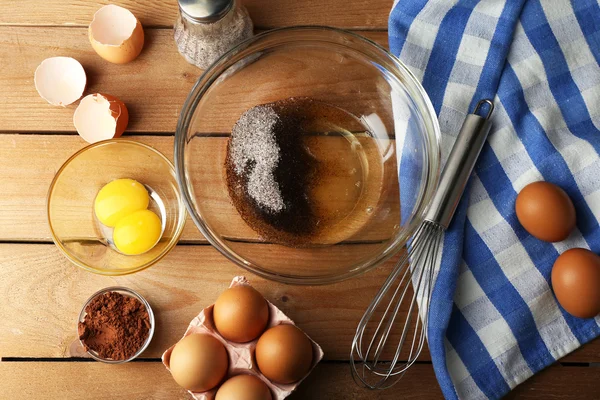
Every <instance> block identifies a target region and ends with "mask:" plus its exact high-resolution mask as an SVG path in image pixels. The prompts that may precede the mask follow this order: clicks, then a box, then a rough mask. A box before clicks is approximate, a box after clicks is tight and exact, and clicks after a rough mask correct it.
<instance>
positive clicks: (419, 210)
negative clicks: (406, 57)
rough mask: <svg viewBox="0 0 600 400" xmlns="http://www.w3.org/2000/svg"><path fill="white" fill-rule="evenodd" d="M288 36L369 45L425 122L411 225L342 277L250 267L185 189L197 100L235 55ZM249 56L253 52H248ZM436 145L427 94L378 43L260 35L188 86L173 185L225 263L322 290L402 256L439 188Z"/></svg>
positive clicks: (304, 28)
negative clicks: (187, 152)
mask: <svg viewBox="0 0 600 400" xmlns="http://www.w3.org/2000/svg"><path fill="white" fill-rule="evenodd" d="M289 32H312V33H331V34H338V35H341V36H347V37H351V38H352V39H354V40H357V41H358V42H359V43H361V44H363V45H366V46H370V47H371V48H372V49H374V50H376V51H378V52H380V56H382V57H385V58H386V59H387V61H389V62H391V63H392V64H393V65H394V67H395V68H396V69H397V74H396V72H394V74H395V75H396V77H398V78H402V85H403V87H404V88H405V89H407V91H408V92H409V95H410V97H411V98H413V99H414V97H415V96H417V99H416V100H417V102H416V103H417V109H418V111H419V113H420V116H421V118H423V122H424V123H425V124H426V129H425V130H426V132H425V134H424V135H422V137H423V138H424V140H425V141H426V145H425V151H426V155H427V157H426V160H425V161H426V165H427V167H426V168H425V174H424V175H425V176H424V178H423V182H424V188H423V189H421V191H420V194H419V198H418V200H417V202H416V203H417V204H415V206H414V207H413V210H414V211H413V215H412V216H411V220H410V221H408V224H407V225H408V227H407V228H405V229H403V232H401V234H398V235H396V237H394V238H393V240H392V241H391V243H389V244H387V245H386V248H385V249H384V250H383V251H382V252H381V253H380V254H379V255H378V256H376V257H374V258H370V259H369V260H366V261H364V262H362V263H361V264H360V265H358V266H355V267H354V268H353V269H351V270H349V271H346V272H344V273H334V274H329V275H315V276H297V275H290V274H278V273H274V272H270V271H266V270H264V269H262V268H261V267H260V266H259V265H257V263H251V262H250V261H248V260H246V259H245V258H244V257H242V256H240V255H239V254H237V252H235V251H233V250H231V249H230V248H229V247H228V246H227V245H226V244H225V243H223V242H222V241H221V240H220V239H219V238H218V235H216V234H215V233H213V231H212V229H211V228H209V227H208V226H207V224H205V223H204V219H203V217H202V215H200V213H199V212H197V211H196V209H195V208H194V207H193V204H194V201H193V199H192V195H191V193H190V191H189V190H188V186H187V184H186V172H185V154H184V143H185V141H186V135H187V131H188V129H189V125H190V122H191V120H192V118H193V116H194V112H195V110H196V107H197V104H198V102H199V100H200V99H201V98H202V97H203V96H204V94H205V93H206V91H207V90H208V89H209V88H210V87H211V86H212V85H213V84H214V83H215V82H216V81H217V79H218V78H219V77H220V76H221V75H222V74H223V73H224V72H225V71H227V69H228V68H229V67H231V66H232V65H233V63H231V62H230V61H231V60H232V59H234V58H235V56H236V55H237V54H238V53H239V52H241V51H243V50H246V49H248V48H251V47H252V45H254V44H256V43H257V42H259V41H260V40H262V39H263V38H266V37H269V36H275V35H279V34H281V33H289ZM319 39H320V42H321V43H324V44H330V45H331V44H333V41H329V42H328V41H326V40H325V39H326V38H319ZM317 40H318V39H315V38H311V40H309V41H317ZM275 41H276V40H275ZM293 42H295V43H298V42H300V40H298V39H296V40H294V41H293ZM282 43H286V41H282ZM280 44H281V43H270V44H269V47H267V48H273V47H275V46H277V45H280ZM338 44H339V43H338ZM344 46H346V47H351V45H348V44H344ZM263 50H264V49H263ZM255 51H256V50H255ZM250 54H254V53H253V52H251V53H250ZM236 61H239V60H236ZM427 128H429V129H427ZM440 142H441V132H440V126H439V122H438V119H437V115H436V112H435V109H434V107H433V105H432V104H431V100H430V99H429V96H428V95H427V93H426V92H425V89H424V88H423V86H422V85H421V83H420V82H419V81H418V79H417V78H416V77H415V75H414V74H413V73H412V72H411V71H410V69H409V68H408V67H407V66H406V65H405V64H404V63H403V62H402V61H400V59H399V58H398V57H396V56H394V55H393V54H392V53H390V52H389V51H388V50H387V49H386V48H384V47H383V46H381V45H379V44H378V43H376V42H374V41H372V40H370V39H368V38H366V37H364V36H361V35H358V34H356V33H354V32H351V31H348V30H345V29H339V28H334V27H328V26H319V25H300V26H291V27H285V28H278V29H272V30H268V31H265V32H262V33H259V34H257V35H255V36H253V37H251V38H249V39H247V40H245V41H243V42H242V43H240V44H238V45H237V46H235V47H234V48H232V49H231V50H229V51H228V52H226V53H225V54H223V55H222V56H221V57H220V58H219V59H217V60H216V61H215V62H214V63H213V64H212V65H211V66H210V67H208V68H207V69H206V70H205V71H204V72H203V73H202V74H201V75H200V77H199V78H198V80H197V81H196V83H195V84H194V86H193V87H192V89H191V91H190V93H189V94H188V97H187V99H186V101H185V103H184V105H183V107H182V109H181V113H180V115H179V119H178V121H177V128H176V130H175V143H174V164H175V172H176V177H177V183H178V184H179V189H180V192H181V195H182V197H183V201H184V203H185V207H186V209H187V210H188V213H189V214H190V217H191V218H192V220H193V221H194V224H195V225H196V227H197V228H198V230H200V232H201V233H202V234H203V235H204V237H205V238H206V239H207V240H208V241H209V242H210V244H212V245H213V246H214V247H215V248H216V249H217V250H218V251H219V252H220V253H221V254H223V255H224V256H225V257H226V258H227V259H229V260H230V261H232V262H233V263H235V264H236V265H238V266H240V267H242V268H244V269H246V270H248V271H250V272H252V273H254V274H256V275H258V276H260V277H262V278H266V279H269V280H273V281H277V282H282V283H288V284H297V285H323V284H330V283H335V282H339V281H343V280H346V279H348V278H351V277H355V276H357V275H360V274H362V273H365V272H367V271H370V270H371V269H373V268H375V267H377V266H378V265H381V264H382V263H383V262H385V261H386V260H388V259H389V258H390V257H392V256H393V255H394V254H396V253H398V251H400V249H401V248H402V247H404V246H405V245H406V243H407V242H408V240H409V239H410V237H411V236H412V235H413V233H414V232H415V230H416V229H417V227H418V226H419V225H420V224H421V222H423V220H424V217H425V214H426V212H427V210H428V208H429V205H430V201H431V199H432V197H433V195H434V192H435V189H436V188H437V184H438V181H439V178H440V161H441V150H440Z"/></svg>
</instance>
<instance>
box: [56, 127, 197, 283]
mask: <svg viewBox="0 0 600 400" xmlns="http://www.w3.org/2000/svg"><path fill="white" fill-rule="evenodd" d="M113 144H126V145H134V146H139V147H140V148H142V149H144V150H149V151H151V152H152V153H154V154H156V155H158V156H159V157H160V158H161V159H162V160H163V161H164V162H165V163H166V164H167V165H168V167H169V168H170V169H171V172H172V173H173V175H174V176H175V180H176V181H177V178H176V173H175V166H174V165H173V163H172V162H171V161H170V160H169V159H168V158H167V157H166V156H165V155H164V154H162V153H161V152H160V151H158V150H156V149H155V148H154V147H152V146H150V145H147V144H145V143H140V142H136V141H135V140H129V139H121V138H117V139H108V140H102V141H100V142H96V143H93V144H90V145H88V146H85V147H84V148H82V149H79V150H78V151H76V152H75V153H73V155H71V156H70V157H69V158H68V159H67V160H66V161H65V162H64V163H63V164H62V165H61V167H60V168H59V169H58V171H56V174H55V175H54V178H52V182H51V183H50V188H49V189H48V194H47V196H46V218H47V220H48V226H49V227H50V234H51V235H52V240H53V241H54V244H56V247H58V248H59V249H60V251H61V252H62V253H63V254H64V255H65V257H67V259H68V260H69V261H71V262H72V263H73V264H75V265H76V266H78V267H79V268H82V269H84V270H86V271H90V272H93V273H96V274H98V275H105V276H121V275H129V274H133V273H135V272H139V271H142V270H144V269H146V268H149V267H151V266H152V265H154V264H156V263H157V262H159V261H160V260H162V259H163V258H164V257H165V256H166V255H167V254H169V252H170V251H171V250H172V249H173V248H174V247H175V245H176V244H177V242H178V241H179V238H180V237H181V234H182V233H183V228H184V227H185V220H186V211H185V203H184V201H183V196H182V194H181V190H179V196H178V201H177V210H178V218H177V219H178V221H177V227H176V228H175V232H174V234H173V236H172V237H171V240H170V241H169V243H167V245H166V246H165V248H164V249H163V250H162V251H161V252H160V253H159V254H158V255H157V256H156V257H154V258H153V259H151V260H150V261H148V262H146V263H144V264H141V265H140V266H138V267H136V268H130V269H127V270H124V271H119V270H105V269H100V268H95V267H92V266H90V265H88V264H87V263H85V262H83V261H81V260H80V259H79V258H77V257H75V256H74V255H72V254H71V252H70V251H69V250H67V248H66V247H65V246H64V245H63V244H62V242H61V241H60V240H59V238H58V236H57V234H56V232H55V231H54V227H53V225H52V218H51V217H50V203H51V201H52V195H53V193H54V190H55V188H56V184H57V182H58V179H59V177H60V175H61V174H62V173H63V171H64V170H65V169H66V168H67V167H68V166H69V164H71V162H73V161H74V160H75V159H76V158H77V157H79V156H80V155H81V154H83V153H85V152H86V151H88V150H93V149H95V148H97V147H102V146H109V145H113ZM177 188H178V189H179V185H177Z"/></svg>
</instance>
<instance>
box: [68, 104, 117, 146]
mask: <svg viewBox="0 0 600 400" xmlns="http://www.w3.org/2000/svg"><path fill="white" fill-rule="evenodd" d="M128 122H129V112H128V111H127V107H126V106H125V103H123V102H122V101H121V100H119V99H118V98H116V97H114V96H111V95H108V94H101V93H95V94H90V95H87V96H85V97H84V98H83V99H82V100H81V101H80V102H79V106H77V109H76V110H75V114H74V115H73V124H74V125H75V129H77V133H79V135H80V136H81V137H82V138H83V139H84V140H85V141H86V142H88V143H96V142H99V141H101V140H108V139H113V138H118V137H120V136H121V135H122V134H123V132H124V131H125V129H126V128H127V123H128Z"/></svg>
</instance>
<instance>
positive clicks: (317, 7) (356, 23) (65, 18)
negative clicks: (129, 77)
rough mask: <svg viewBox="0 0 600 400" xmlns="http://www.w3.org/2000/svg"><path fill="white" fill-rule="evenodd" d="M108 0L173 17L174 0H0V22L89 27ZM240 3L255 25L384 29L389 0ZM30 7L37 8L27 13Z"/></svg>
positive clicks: (143, 13)
mask: <svg viewBox="0 0 600 400" xmlns="http://www.w3.org/2000/svg"><path fill="white" fill-rule="evenodd" d="M108 3H112V4H118V5H121V6H123V7H126V8H128V9H129V10H131V12H133V13H134V14H135V16H136V17H138V19H139V20H140V21H141V23H142V25H144V26H145V27H151V26H165V27H166V26H172V25H173V22H174V21H175V18H176V17H177V0H147V1H143V2H140V1H135V0H117V1H108V0H93V1H65V0H49V1H46V2H44V6H43V7H40V6H39V3H38V2H36V1H35V0H3V1H2V2H0V24H2V25H78V26H87V25H88V24H89V23H90V22H91V20H92V17H93V15H94V13H95V12H96V10H97V9H99V8H100V7H101V6H103V5H105V4H108ZM242 3H243V4H244V5H245V6H246V7H247V8H248V11H249V12H250V16H251V17H252V20H253V21H254V24H255V26H257V27H259V28H277V27H282V26H291V25H309V24H310V25H332V26H337V27H341V28H354V29H387V18H388V15H389V12H390V9H391V7H392V1H391V0H376V1H367V0H359V1H350V2H348V1H343V0H335V1H328V2H323V1H318V0H304V1H302V2H298V1H295V0H279V1H266V0H242ZM32 9H34V10H35V13H32V12H31V10H32Z"/></svg>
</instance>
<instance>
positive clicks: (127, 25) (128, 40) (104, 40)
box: [88, 4, 144, 64]
mask: <svg viewBox="0 0 600 400" xmlns="http://www.w3.org/2000/svg"><path fill="white" fill-rule="evenodd" d="M88 35H89V39H90V43H91V44H92V47H93V48H94V51H96V53H98V55H99V56H100V57H102V58H104V59H105V60H106V61H110V62H111V63H115V64H124V63H127V62H129V61H132V60H133V59H135V58H136V57H137V56H138V55H139V54H140V53H141V51H142V48H143V47H144V30H143V29H142V24H140V21H138V19H137V18H136V17H135V15H133V14H132V13H131V11H129V10H128V9H126V8H123V7H119V6H115V5H114V4H109V5H107V6H104V7H102V8H101V9H99V10H98V11H96V14H94V19H93V21H92V23H91V24H90V27H89V30H88Z"/></svg>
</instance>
